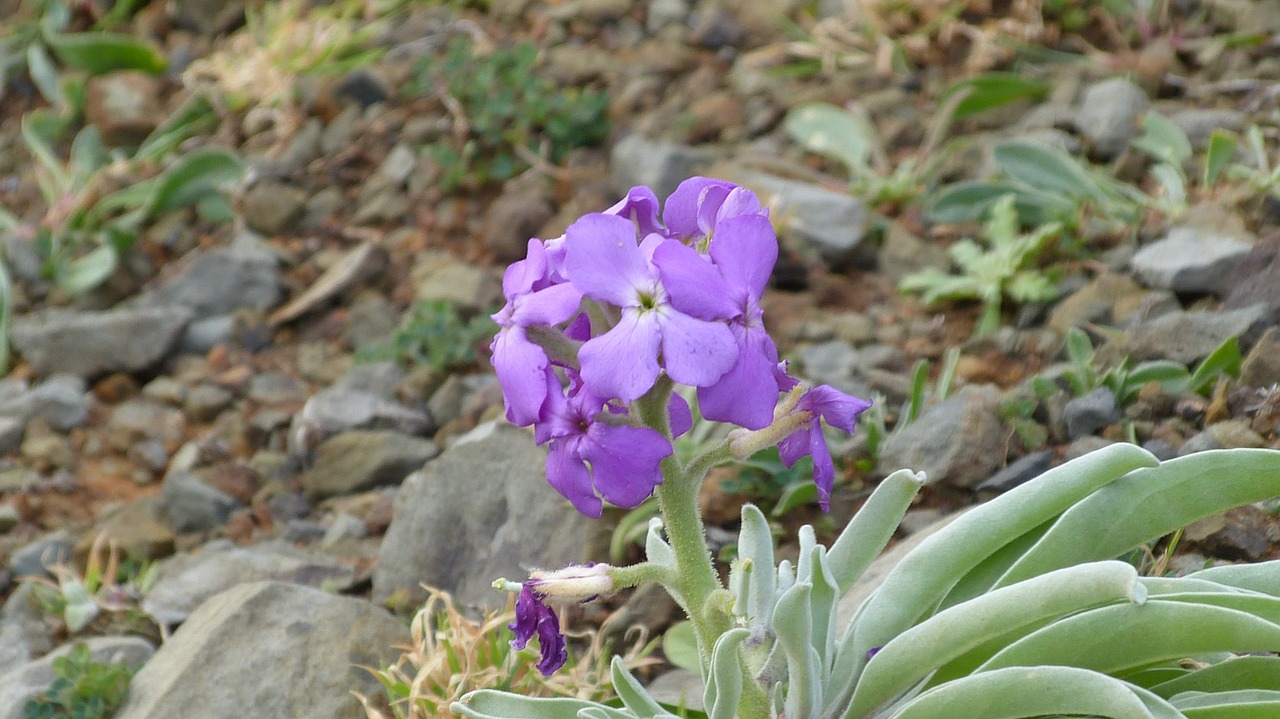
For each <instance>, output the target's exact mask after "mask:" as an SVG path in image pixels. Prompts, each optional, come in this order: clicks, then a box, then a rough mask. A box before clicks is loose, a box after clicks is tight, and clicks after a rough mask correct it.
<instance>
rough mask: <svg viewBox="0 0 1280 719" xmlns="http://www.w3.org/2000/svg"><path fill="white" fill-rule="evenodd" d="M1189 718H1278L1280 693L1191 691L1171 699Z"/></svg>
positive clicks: (1247, 690)
mask: <svg viewBox="0 0 1280 719" xmlns="http://www.w3.org/2000/svg"><path fill="white" fill-rule="evenodd" d="M1169 703H1170V704H1173V705H1174V706H1175V707H1177V708H1178V710H1179V711H1181V712H1182V713H1183V714H1184V715H1185V716H1186V717H1187V719H1274V717H1276V716H1280V692H1274V691H1263V690H1257V689H1242V690H1239V691H1233V692H1191V693H1188V694H1183V695H1179V696H1176V697H1174V698H1173V699H1171V700H1170V701H1169Z"/></svg>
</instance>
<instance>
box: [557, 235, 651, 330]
mask: <svg viewBox="0 0 1280 719" xmlns="http://www.w3.org/2000/svg"><path fill="white" fill-rule="evenodd" d="M564 238H565V247H566V251H567V254H566V256H565V270H566V271H567V272H568V273H569V280H570V281H571V282H573V286H574V287H577V288H578V289H579V290H580V291H581V292H582V294H584V295H586V296H588V297H591V298H593V299H597V300H602V301H604V302H609V303H611V304H614V305H617V306H618V307H628V306H631V305H634V304H635V303H636V290H637V289H638V288H642V287H647V286H650V285H652V284H653V283H654V280H656V279H657V273H656V272H654V271H653V270H652V269H651V268H650V267H649V263H648V262H646V261H645V259H644V256H643V255H642V254H641V253H640V248H639V246H638V245H637V244H636V230H635V227H634V226H632V224H631V223H630V222H629V221H627V220H624V219H622V218H621V217H616V216H614V215H602V214H599V213H595V214H590V215H585V216H583V217H582V218H580V219H579V220H578V221H577V222H575V223H573V224H572V225H569V229H568V230H565V233H564Z"/></svg>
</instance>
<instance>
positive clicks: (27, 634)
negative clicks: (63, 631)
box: [0, 582, 53, 675]
mask: <svg viewBox="0 0 1280 719" xmlns="http://www.w3.org/2000/svg"><path fill="white" fill-rule="evenodd" d="M36 590H37V585H36V584H34V583H31V582H24V583H22V584H19V585H18V588H17V589H15V590H13V593H12V594H10V595H9V598H8V599H6V600H5V602H4V608H3V609H0V675H3V674H5V673H7V672H8V671H9V670H11V669H13V668H14V667H17V666H21V665H23V664H26V663H27V662H29V661H31V660H32V659H35V658H37V657H41V656H44V655H45V654H48V653H49V652H51V651H53V638H52V636H51V633H52V631H51V630H52V627H51V626H49V623H48V622H47V621H45V613H44V610H43V609H41V607H40V599H39V597H38V596H37V594H36Z"/></svg>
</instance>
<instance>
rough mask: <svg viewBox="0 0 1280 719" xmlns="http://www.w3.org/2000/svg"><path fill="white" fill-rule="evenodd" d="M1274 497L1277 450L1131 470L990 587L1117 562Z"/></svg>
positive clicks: (1209, 454)
mask: <svg viewBox="0 0 1280 719" xmlns="http://www.w3.org/2000/svg"><path fill="white" fill-rule="evenodd" d="M1095 454H1096V453H1095ZM1085 456H1086V457H1088V456H1091V455H1085ZM1076 461H1079V460H1076ZM1070 464H1071V463H1068V464H1065V465H1061V466H1063V467H1067V466H1070ZM1050 471H1052V470H1050ZM1046 474H1047V473H1046ZM1041 476H1042V477H1043V476H1044V475H1041ZM1023 486H1024V487H1025V486H1027V485H1023ZM1004 496H1008V495H1004ZM1275 496H1280V452H1274V451H1267V450H1256V449H1226V450H1210V451H1206V452H1197V453H1196V454H1191V455H1187V456H1185V457H1178V458H1177V459H1171V460H1169V461H1167V462H1163V463H1161V464H1160V465H1159V466H1156V467H1143V468H1141V469H1134V471H1132V472H1129V473H1128V474H1126V475H1125V476H1124V477H1122V478H1120V479H1118V480H1116V481H1115V482H1112V483H1111V484H1109V485H1107V486H1105V487H1101V488H1099V489H1098V490H1097V491H1096V492H1094V493H1093V494H1092V495H1091V496H1089V497H1087V498H1085V499H1082V500H1081V501H1080V502H1078V503H1077V504H1075V506H1073V507H1071V508H1070V509H1068V510H1067V511H1065V512H1063V513H1062V516H1061V517H1060V518H1059V519H1058V521H1057V522H1056V523H1054V525H1053V527H1052V528H1051V529H1050V530H1049V531H1048V532H1046V533H1045V535H1044V536H1043V537H1041V538H1040V541H1039V542H1038V543H1037V544H1036V546H1034V547H1032V548H1031V549H1030V550H1029V551H1028V552H1027V553H1026V554H1024V555H1023V556H1022V558H1021V559H1020V560H1018V562H1017V563H1016V564H1014V565H1013V566H1012V567H1010V569H1009V571H1008V572H1007V573H1006V574H1005V575H1004V576H1003V577H1001V579H1000V581H999V582H998V583H997V586H1007V585H1009V584H1013V583H1015V582H1019V581H1022V580H1024V579H1028V578H1030V577H1033V576H1036V575H1038V574H1042V573H1044V572H1047V571H1051V570H1054V569H1059V568H1062V567H1067V566H1071V565H1073V564H1079V563H1081V562H1092V561H1097V560H1101V559H1110V558H1112V557H1117V556H1119V555H1121V554H1123V553H1124V552H1127V551H1129V550H1131V549H1133V548H1134V547H1136V546H1138V545H1140V544H1142V543H1144V542H1150V541H1154V540H1155V539H1158V538H1160V537H1162V536H1164V535H1166V534H1168V533H1170V532H1173V531H1175V530H1177V529H1180V528H1182V527H1185V526H1187V525H1188V524H1191V523H1192V522H1195V521H1196V520H1199V519H1202V518H1204V517H1208V516H1210V515H1213V514H1217V513H1219V512H1224V511H1226V510H1228V509H1231V508H1232V507H1238V506H1240V505H1242V504H1248V503H1250V502H1259V501H1262V500H1264V499H1269V498H1271V497H1275Z"/></svg>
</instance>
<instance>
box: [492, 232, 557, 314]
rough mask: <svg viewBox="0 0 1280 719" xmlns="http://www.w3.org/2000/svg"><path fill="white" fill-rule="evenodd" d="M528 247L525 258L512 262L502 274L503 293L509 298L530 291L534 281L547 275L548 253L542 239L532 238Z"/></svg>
mask: <svg viewBox="0 0 1280 719" xmlns="http://www.w3.org/2000/svg"><path fill="white" fill-rule="evenodd" d="M528 247H529V249H528V253H527V254H526V255H525V259H523V260H520V261H519V262H513V263H511V265H510V266H509V267H507V271H506V272H504V273H503V274H502V294H503V296H505V297H506V298H507V299H512V298H514V297H515V296H517V295H521V294H524V293H526V292H529V291H530V290H531V289H533V285H534V283H536V282H537V281H538V280H541V279H543V278H544V277H546V274H547V255H546V251H545V250H544V249H543V247H542V241H541V240H538V239H536V238H535V239H531V240H529V245H528Z"/></svg>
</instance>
